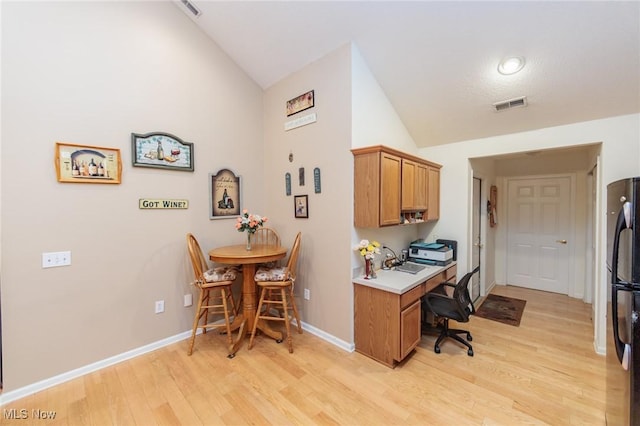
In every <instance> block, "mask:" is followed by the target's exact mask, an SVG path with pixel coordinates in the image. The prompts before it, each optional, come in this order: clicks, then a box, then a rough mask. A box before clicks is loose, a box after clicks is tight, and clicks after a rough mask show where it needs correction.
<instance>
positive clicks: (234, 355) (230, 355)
mask: <svg viewBox="0 0 640 426" xmlns="http://www.w3.org/2000/svg"><path fill="white" fill-rule="evenodd" d="M235 357H236V354H229V355H227V358H229V359H232V358H235Z"/></svg>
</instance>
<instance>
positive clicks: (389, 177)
mask: <svg viewBox="0 0 640 426" xmlns="http://www.w3.org/2000/svg"><path fill="white" fill-rule="evenodd" d="M380 162H381V164H380V226H386V225H397V224H398V223H400V187H401V184H400V177H401V175H402V174H401V167H402V160H401V159H400V157H396V156H395V155H391V154H387V153H386V152H383V153H382V154H381V155H380Z"/></svg>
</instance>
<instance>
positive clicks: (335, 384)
mask: <svg viewBox="0 0 640 426" xmlns="http://www.w3.org/2000/svg"><path fill="white" fill-rule="evenodd" d="M494 293H496V294H501V295H506V296H511V297H516V298H520V299H526V300H527V305H526V308H525V311H524V316H523V318H522V322H521V325H520V327H512V326H508V325H504V324H500V323H497V322H493V321H490V320H486V319H483V318H479V317H473V318H472V319H471V322H470V323H468V324H465V326H468V329H469V330H470V331H471V332H472V334H473V346H474V351H475V356H474V357H469V356H467V352H466V350H464V349H463V348H462V347H461V346H458V344H456V343H454V342H452V341H448V342H446V343H444V344H443V345H442V353H441V354H440V355H436V354H435V353H434V352H433V342H434V339H435V338H434V337H431V336H424V337H423V342H422V344H421V345H420V347H418V348H417V350H416V351H415V352H414V353H413V354H412V355H411V356H410V357H409V359H408V360H407V361H406V362H404V363H403V364H401V365H399V366H398V367H396V368H395V369H393V370H392V369H389V368H387V367H385V366H383V365H381V364H378V363H377V362H375V361H373V360H370V359H368V358H366V357H364V356H362V355H360V354H358V353H355V352H354V353H347V352H344V351H343V350H341V349H338V348H336V347H335V346H333V345H331V344H329V343H326V342H324V341H323V340H321V339H319V338H317V337H315V336H312V335H310V334H308V333H305V334H303V335H299V334H295V335H294V350H295V352H294V353H293V354H289V353H288V351H287V348H286V345H284V344H279V345H278V344H276V343H275V342H274V341H273V340H269V339H266V338H263V337H262V336H259V337H256V344H255V346H254V348H253V349H252V350H251V351H247V345H246V343H245V345H244V346H243V347H242V349H241V350H240V351H239V352H238V354H237V356H236V357H235V358H234V359H233V360H229V359H227V358H226V357H225V350H224V348H223V344H222V343H223V337H222V336H219V335H216V334H213V333H209V334H207V335H206V336H204V337H203V336H199V338H198V339H197V341H196V349H195V351H194V353H193V356H191V357H188V356H187V355H186V348H187V341H183V342H179V343H177V344H174V345H171V346H168V347H165V348H163V349H160V350H158V351H155V352H153V353H150V354H146V355H143V356H140V357H138V358H135V359H133V360H130V361H126V362H123V363H121V364H118V365H115V366H112V367H109V368H106V369H104V370H101V371H99V372H95V373H92V374H89V375H87V376H84V377H82V378H78V379H76V380H73V381H70V382H68V383H64V384H62V385H59V386H57V387H55V388H52V389H49V390H46V391H43V392H40V393H38V394H35V395H33V396H29V397H26V398H24V399H22V400H20V401H16V402H13V403H11V404H8V405H6V406H4V407H2V410H3V416H2V417H1V418H0V423H1V424H3V425H5V424H6V425H14V424H15V425H27V424H37V425H48V424H55V425H99V426H103V425H111V424H113V425H145V426H146V425H156V424H161V425H203V424H204V425H217V424H230V425H240V424H259V425H262V424H277V425H287V424H302V425H312V424H323V425H324V424H341V425H391V424H402V425H406V424H414V425H480V424H483V425H519V424H550V425H603V424H604V423H605V422H604V409H605V382H604V379H605V361H604V357H600V356H598V355H596V354H595V353H594V350H593V344H592V340H593V339H592V335H593V332H592V325H591V320H590V312H591V306H590V305H586V304H584V303H582V302H581V301H579V300H575V299H571V298H568V297H565V296H560V295H555V294H550V293H544V292H538V291H531V290H523V289H519V288H517V287H498V288H497V289H496V290H494ZM11 408H16V409H18V410H21V409H26V410H28V415H29V417H30V418H29V419H28V420H26V421H25V420H15V419H14V420H8V419H6V418H5V417H6V412H7V410H8V409H11ZM32 409H38V410H42V411H50V410H53V411H55V412H56V418H55V420H54V421H45V420H35V419H33V418H32V417H31V416H32Z"/></svg>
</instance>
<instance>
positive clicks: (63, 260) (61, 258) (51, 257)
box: [42, 251, 71, 268]
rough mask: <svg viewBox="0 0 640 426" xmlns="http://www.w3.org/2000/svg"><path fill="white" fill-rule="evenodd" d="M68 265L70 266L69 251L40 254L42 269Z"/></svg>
mask: <svg viewBox="0 0 640 426" xmlns="http://www.w3.org/2000/svg"><path fill="white" fill-rule="evenodd" d="M69 265H71V252H70V251H57V252H51V253H42V267H43V268H55V267H57V266H69Z"/></svg>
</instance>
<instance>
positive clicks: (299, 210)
mask: <svg viewBox="0 0 640 426" xmlns="http://www.w3.org/2000/svg"><path fill="white" fill-rule="evenodd" d="M293 203H294V207H295V217H296V218H303V219H306V218H308V217H309V197H308V196H307V195H296V196H294V197H293Z"/></svg>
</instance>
